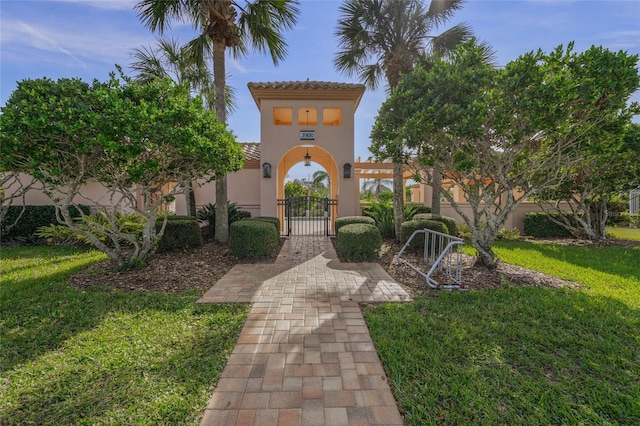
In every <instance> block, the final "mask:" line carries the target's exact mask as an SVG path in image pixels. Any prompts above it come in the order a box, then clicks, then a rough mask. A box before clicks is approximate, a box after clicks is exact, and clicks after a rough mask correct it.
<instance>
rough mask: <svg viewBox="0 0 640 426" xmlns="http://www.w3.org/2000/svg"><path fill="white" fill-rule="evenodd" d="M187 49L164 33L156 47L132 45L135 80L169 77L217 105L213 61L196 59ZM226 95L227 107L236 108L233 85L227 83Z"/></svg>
mask: <svg viewBox="0 0 640 426" xmlns="http://www.w3.org/2000/svg"><path fill="white" fill-rule="evenodd" d="M188 53H189V52H187V51H186V49H184V47H183V46H180V45H179V43H178V40H176V39H165V38H162V37H161V38H159V39H158V40H157V44H156V47H155V48H151V47H150V46H149V47H146V46H143V47H140V48H136V49H133V51H132V53H131V57H132V59H133V60H134V61H133V62H132V63H131V65H130V66H129V67H130V68H131V69H132V70H133V71H135V72H136V74H137V75H136V80H137V81H140V82H142V83H147V82H150V81H153V80H154V79H156V78H169V79H171V80H173V82H175V83H176V84H188V85H189V88H190V89H191V91H192V92H194V93H197V94H198V95H200V96H201V97H202V100H203V102H204V104H205V106H206V107H207V108H209V109H215V87H214V82H213V74H212V72H211V69H210V68H209V63H210V61H203V62H200V63H195V62H193V58H192V57H190V56H189V55H188ZM205 59H206V58H205ZM225 98H226V99H225V100H226V106H227V111H235V109H236V95H235V91H234V90H233V88H232V87H230V86H227V87H226V96H225Z"/></svg>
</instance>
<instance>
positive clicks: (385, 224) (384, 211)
mask: <svg viewBox="0 0 640 426" xmlns="http://www.w3.org/2000/svg"><path fill="white" fill-rule="evenodd" d="M362 214H363V215H364V216H368V217H371V218H373V220H374V221H375V223H376V226H377V227H378V230H379V231H380V234H381V235H382V236H383V237H393V236H395V229H394V225H393V224H394V223H395V222H394V219H393V204H392V203H391V200H380V201H375V200H374V201H372V202H371V203H370V204H368V205H366V206H363V207H362Z"/></svg>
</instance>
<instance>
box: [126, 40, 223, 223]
mask: <svg viewBox="0 0 640 426" xmlns="http://www.w3.org/2000/svg"><path fill="white" fill-rule="evenodd" d="M131 57H132V59H133V60H134V61H133V62H132V63H131V65H130V68H131V69H132V70H133V71H134V72H136V74H137V75H136V80H137V81H140V82H142V83H148V82H150V81H153V80H155V79H157V78H169V79H171V80H172V81H173V82H174V83H176V84H188V85H189V88H190V89H191V91H192V92H195V93H198V94H199V95H200V96H201V97H202V99H203V101H204V103H205V106H206V107H208V108H210V109H213V105H214V102H215V96H214V94H215V91H214V85H213V78H212V75H211V72H210V69H209V66H208V63H206V62H205V63H194V62H192V61H191V58H189V57H188V56H187V55H186V53H185V51H184V49H183V48H182V47H181V46H180V45H179V43H178V41H177V40H176V39H165V38H159V39H158V40H157V45H156V47H155V48H151V46H149V47H145V46H143V47H140V48H136V49H134V50H133V52H132V53H131ZM226 100H227V108H228V109H229V110H233V109H234V100H235V96H234V94H233V91H232V89H231V88H229V87H227V96H226ZM187 200H188V202H187V214H188V215H189V216H194V217H195V215H196V208H197V207H196V205H197V204H196V198H195V192H194V191H193V184H192V183H191V182H187Z"/></svg>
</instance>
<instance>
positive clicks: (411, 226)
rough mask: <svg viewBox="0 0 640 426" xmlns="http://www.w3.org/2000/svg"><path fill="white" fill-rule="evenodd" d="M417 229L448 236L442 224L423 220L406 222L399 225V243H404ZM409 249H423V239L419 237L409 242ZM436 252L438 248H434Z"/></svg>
mask: <svg viewBox="0 0 640 426" xmlns="http://www.w3.org/2000/svg"><path fill="white" fill-rule="evenodd" d="M416 216H417V215H416ZM419 229H430V230H431V231H436V232H441V233H443V234H448V232H447V227H446V225H445V224H444V223H443V222H440V221H437V220H425V219H413V220H408V221H406V222H404V223H403V224H402V225H400V241H401V242H402V244H404V243H406V242H407V241H408V240H409V238H410V237H411V235H412V234H413V233H414V232H415V231H417V230H419ZM437 241H438V240H437V239H436V242H437ZM428 244H429V246H430V245H431V242H429V243H428ZM409 247H410V248H411V249H422V248H423V247H424V237H422V236H421V237H416V238H414V239H413V241H411V244H410V245H409ZM436 250H439V247H436Z"/></svg>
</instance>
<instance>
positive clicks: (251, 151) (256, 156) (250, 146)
mask: <svg viewBox="0 0 640 426" xmlns="http://www.w3.org/2000/svg"><path fill="white" fill-rule="evenodd" d="M241 145H242V150H243V151H244V156H245V158H246V160H247V161H249V160H257V161H260V143H259V142H243V143H241Z"/></svg>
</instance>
